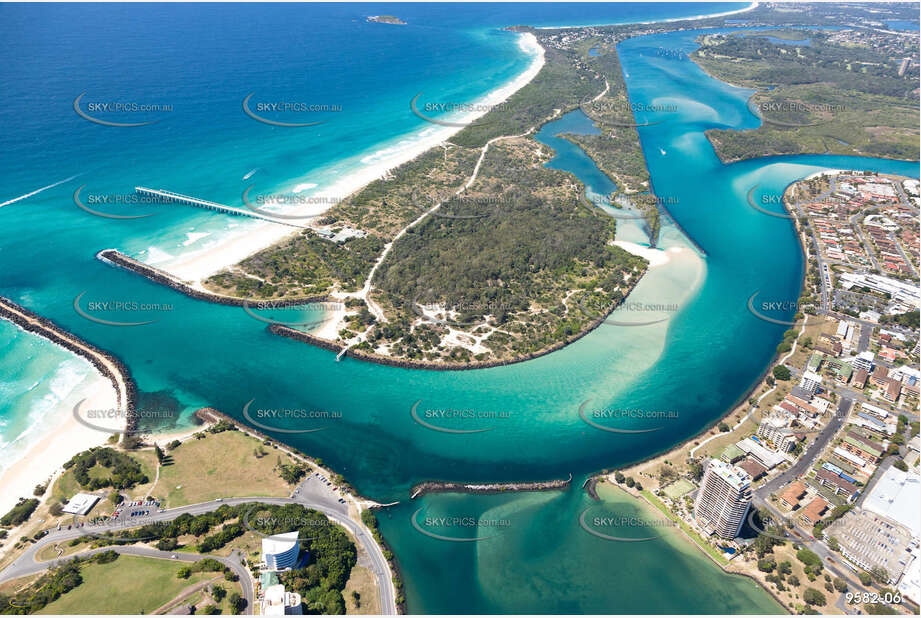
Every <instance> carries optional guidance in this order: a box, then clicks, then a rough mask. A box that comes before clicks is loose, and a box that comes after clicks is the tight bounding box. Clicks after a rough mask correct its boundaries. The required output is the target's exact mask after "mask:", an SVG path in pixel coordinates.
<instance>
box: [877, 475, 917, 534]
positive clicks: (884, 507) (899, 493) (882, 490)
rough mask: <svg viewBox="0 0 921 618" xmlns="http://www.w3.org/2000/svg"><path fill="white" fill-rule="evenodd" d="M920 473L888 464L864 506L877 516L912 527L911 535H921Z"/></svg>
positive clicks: (910, 528)
mask: <svg viewBox="0 0 921 618" xmlns="http://www.w3.org/2000/svg"><path fill="white" fill-rule="evenodd" d="M919 505H921V475H919V474H918V473H917V472H902V471H901V470H899V469H898V468H896V467H895V466H889V468H888V469H887V470H886V472H885V473H884V474H883V476H882V477H880V479H879V481H877V483H876V485H874V486H873V489H872V491H870V493H869V494H868V495H867V497H866V499H865V500H864V503H863V508H865V509H867V510H868V511H873V512H874V513H877V514H878V515H883V516H884V517H888V518H889V519H891V520H893V521H897V522H898V523H900V524H902V525H903V526H905V527H906V528H908V529H909V530H911V534H912V536H916V537H917V536H921V517H919V516H918V507H919Z"/></svg>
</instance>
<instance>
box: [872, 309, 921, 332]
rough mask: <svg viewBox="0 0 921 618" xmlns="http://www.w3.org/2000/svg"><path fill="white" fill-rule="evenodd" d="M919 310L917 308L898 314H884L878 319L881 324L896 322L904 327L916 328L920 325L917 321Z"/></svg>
mask: <svg viewBox="0 0 921 618" xmlns="http://www.w3.org/2000/svg"><path fill="white" fill-rule="evenodd" d="M919 315H921V312H919V311H918V310H917V309H915V310H914V311H908V312H907V313H900V314H898V315H884V316H882V317H881V318H880V319H879V321H880V322H881V323H882V324H898V325H899V326H904V327H905V328H914V329H917V328H918V327H919V326H921V322H919Z"/></svg>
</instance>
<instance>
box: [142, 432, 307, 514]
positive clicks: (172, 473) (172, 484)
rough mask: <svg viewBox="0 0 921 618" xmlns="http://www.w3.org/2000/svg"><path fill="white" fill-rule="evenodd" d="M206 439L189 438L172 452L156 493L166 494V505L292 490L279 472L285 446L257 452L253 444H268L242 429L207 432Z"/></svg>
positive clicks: (277, 494)
mask: <svg viewBox="0 0 921 618" xmlns="http://www.w3.org/2000/svg"><path fill="white" fill-rule="evenodd" d="M205 435H206V436H207V437H206V438H203V439H201V440H187V441H186V442H183V443H182V445H180V446H179V447H177V448H176V449H175V450H173V451H170V452H169V454H170V455H171V456H172V457H173V463H172V464H171V465H168V466H164V467H162V468H161V469H160V480H159V482H158V483H157V486H156V487H155V488H154V489H153V490H152V491H151V493H152V494H153V495H155V496H157V497H160V498H162V499H164V504H163V506H164V508H173V507H177V506H183V505H186V504H196V503H198V502H206V501H208V500H214V499H215V498H233V497H247V496H270V497H284V496H288V495H289V494H290V492H291V486H290V485H288V484H287V483H286V482H285V481H284V480H282V479H281V477H279V476H278V473H277V472H275V470H274V468H275V463H276V461H277V460H278V457H279V456H281V457H282V461H283V462H286V463H287V462H290V461H291V458H290V457H288V456H287V455H282V454H281V453H280V451H274V452H273V449H268V454H267V455H265V456H263V457H258V458H257V457H256V456H255V455H254V454H253V449H255V448H256V447H257V446H259V445H260V444H262V443H261V442H260V441H259V440H257V439H255V438H251V437H249V436H247V435H245V434H243V433H241V432H239V431H224V432H221V433H217V434H207V433H206V434H205Z"/></svg>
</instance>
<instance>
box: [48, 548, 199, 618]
mask: <svg viewBox="0 0 921 618" xmlns="http://www.w3.org/2000/svg"><path fill="white" fill-rule="evenodd" d="M179 567H180V563H178V562H175V561H172V560H159V559H157V558H140V557H137V556H119V558H118V560H116V561H115V562H110V563H109V564H91V565H89V566H85V567H83V568H82V569H81V573H82V575H83V583H82V584H80V585H79V586H77V587H76V588H74V589H73V590H71V591H70V592H68V593H67V594H65V595H63V596H62V597H61V598H59V599H58V600H57V601H55V602H54V603H51V604H49V605H46V606H45V607H44V608H43V609H42V611H40V612H38V613H39V614H141V613H147V612H152V611H154V610H155V609H157V608H158V607H160V606H161V605H163V604H164V603H167V602H168V601H170V600H171V599H172V598H173V597H175V596H176V595H177V594H179V593H180V592H181V591H182V590H183V589H184V588H187V587H189V586H192V585H194V584H196V583H199V582H201V581H204V580H208V579H212V578H213V577H214V576H215V574H214V573H193V574H192V576H191V577H189V579H179V578H178V577H176V571H178V570H179Z"/></svg>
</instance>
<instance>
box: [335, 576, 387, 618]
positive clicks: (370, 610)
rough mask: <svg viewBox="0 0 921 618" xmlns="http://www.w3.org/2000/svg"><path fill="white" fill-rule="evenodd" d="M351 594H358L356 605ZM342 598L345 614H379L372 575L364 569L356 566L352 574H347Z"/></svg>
mask: <svg viewBox="0 0 921 618" xmlns="http://www.w3.org/2000/svg"><path fill="white" fill-rule="evenodd" d="M352 592H357V593H358V603H357V604H356V602H355V598H354V597H353V596H352ZM342 596H343V597H344V598H345V612H346V613H347V614H379V613H380V612H381V610H380V600H379V599H378V598H377V584H376V583H375V580H374V574H372V573H371V571H370V570H369V569H366V568H365V567H361V566H357V565H356V566H354V567H352V572H351V573H349V581H347V582H346V584H345V590H343V591H342Z"/></svg>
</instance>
